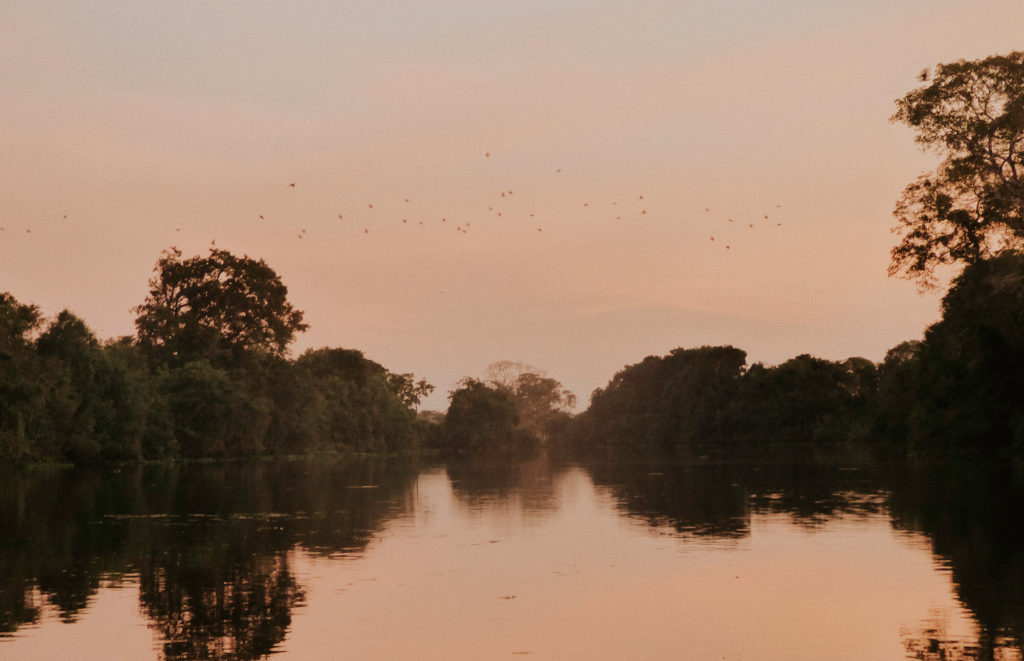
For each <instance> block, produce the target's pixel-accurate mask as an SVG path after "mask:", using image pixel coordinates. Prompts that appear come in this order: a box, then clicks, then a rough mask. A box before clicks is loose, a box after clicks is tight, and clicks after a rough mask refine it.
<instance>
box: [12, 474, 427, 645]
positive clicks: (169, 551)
mask: <svg viewBox="0 0 1024 661" xmlns="http://www.w3.org/2000/svg"><path fill="white" fill-rule="evenodd" d="M415 476H416V472H415V470H414V469H413V468H412V467H410V466H406V465H398V466H395V465H385V464H383V463H382V462H373V461H359V462H326V463H325V462H315V463H306V462H295V463H274V464H257V465H234V466H188V467H147V468H139V469H131V470H123V471H116V472H112V473H111V472H107V473H101V472H98V471H96V472H93V471H81V470H79V471H47V472H44V473H40V474H22V475H18V476H12V477H11V478H10V479H9V480H4V481H3V484H4V487H3V491H2V492H0V517H2V518H0V520H2V522H3V530H4V533H5V540H4V543H3V545H2V546H0V570H2V571H0V627H2V630H3V631H7V632H12V631H15V630H16V629H17V628H18V627H20V626H22V625H25V624H30V623H32V622H35V621H37V620H38V618H39V617H40V611H41V610H42V608H41V606H42V605H43V604H41V603H39V602H40V599H41V600H42V601H43V602H44V603H45V604H49V606H50V607H52V608H54V609H56V610H57V612H58V613H59V615H60V617H61V619H63V620H65V621H73V620H74V619H76V617H77V616H78V615H79V614H80V613H81V612H82V611H83V610H84V609H85V608H86V607H87V605H88V603H89V601H90V599H91V598H92V597H93V596H94V595H95V593H96V591H97V590H98V588H99V585H100V583H101V581H105V580H109V579H111V578H114V579H116V578H117V577H119V576H122V575H126V574H128V575H135V574H137V576H138V582H139V590H140V601H141V607H142V610H143V612H144V613H145V615H146V616H147V617H148V619H149V620H150V626H151V627H152V628H153V629H154V630H156V631H157V632H158V633H159V635H160V637H161V639H162V640H163V644H162V652H163V656H164V657H165V658H167V659H232V660H235V659H257V658H261V657H264V656H266V655H267V654H268V653H270V652H271V651H273V649H274V647H275V646H276V645H278V644H279V643H280V642H281V641H282V640H284V637H285V635H286V633H287V630H288V627H289V625H290V624H291V617H292V612H293V610H294V609H295V608H296V607H297V606H299V605H300V604H301V603H302V601H303V590H302V587H301V586H300V585H299V584H298V582H297V581H296V579H295V576H294V574H293V572H292V569H291V562H290V556H289V553H290V552H292V550H293V549H295V548H301V549H302V550H304V551H305V552H309V553H316V554H330V553H335V552H351V551H354V550H359V549H362V548H364V547H365V545H366V543H367V542H368V541H369V540H370V539H371V537H372V535H373V533H374V531H375V530H377V529H379V527H380V525H381V524H382V523H384V522H385V521H387V520H388V519H390V518H391V517H392V516H394V514H395V513H396V512H399V511H401V510H402V509H403V508H404V507H405V506H406V505H407V503H406V498H407V493H408V491H409V487H410V485H411V484H412V483H413V480H414V479H415Z"/></svg>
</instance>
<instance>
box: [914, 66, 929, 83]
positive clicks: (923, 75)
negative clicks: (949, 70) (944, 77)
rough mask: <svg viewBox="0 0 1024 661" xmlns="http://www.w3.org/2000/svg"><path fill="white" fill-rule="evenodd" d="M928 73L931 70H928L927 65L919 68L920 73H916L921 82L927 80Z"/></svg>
mask: <svg viewBox="0 0 1024 661" xmlns="http://www.w3.org/2000/svg"><path fill="white" fill-rule="evenodd" d="M930 73H931V72H930V71H928V67H925V68H924V69H921V73H919V74H917V79H918V80H920V81H921V82H922V83H924V82H927V81H928V75H929V74H930Z"/></svg>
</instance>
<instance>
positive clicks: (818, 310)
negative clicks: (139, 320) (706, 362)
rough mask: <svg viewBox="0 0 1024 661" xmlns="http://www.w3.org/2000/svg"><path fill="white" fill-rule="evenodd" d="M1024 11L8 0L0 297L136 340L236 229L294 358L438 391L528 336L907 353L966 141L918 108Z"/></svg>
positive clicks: (569, 353) (517, 350)
mask: <svg viewBox="0 0 1024 661" xmlns="http://www.w3.org/2000/svg"><path fill="white" fill-rule="evenodd" d="M1022 35H1024V3H1022V2H1020V1H1019V0H1013V1H997V0H990V1H987V2H985V3H977V2H949V1H945V0H927V1H924V0H920V1H904V2H898V3H897V2H892V1H891V0H887V1H884V2H883V1H881V0H878V1H857V0H847V1H845V2H825V1H822V0H799V1H797V0H780V1H771V2H769V1H767V0H762V1H753V0H750V1H745V2H739V1H735V0H734V1H728V0H727V1H720V2H706V1H702V2H696V1H685V0H677V1H676V2H667V1H663V2H654V1H646V0H631V1H630V2H624V1H618V2H611V1H606V2H596V1H595V2H585V1H583V0H546V1H545V2H528V1H524V0H507V1H505V0H502V1H488V0H473V1H470V0H449V1H437V2H431V1H426V0H424V1H420V2H411V1H407V2H395V1H390V2H389V1H386V0H365V1H358V2H343V1H338V2H327V1H321V2H314V1H295V2H288V3H284V2H274V3H271V2H253V1H246V2H229V1H218V2H209V1H203V2H199V1H193V2H182V1H176V2H140V1H138V0H132V1H127V0H126V1H117V2H115V1H101V0H89V1H88V2H85V1H80V2H71V1H62V0H53V1H46V2H43V1H39V0H32V1H28V0H26V1H21V0H6V1H5V2H4V3H2V4H0V127H2V128H0V175H2V176H0V227H3V228H4V231H3V232H0V291H4V290H6V291H10V292H11V293H12V294H14V296H15V297H16V298H18V299H19V300H20V301H22V302H28V303H35V304H37V305H39V306H41V308H42V309H43V311H44V312H45V313H46V314H47V315H54V314H56V313H57V312H59V311H60V310H61V309H63V308H69V309H71V310H72V311H74V312H75V313H77V314H78V315H79V316H81V317H82V318H84V319H85V320H86V321H87V322H88V323H89V324H90V325H91V326H92V328H93V329H94V330H95V332H96V333H97V335H99V336H100V337H104V338H105V337H111V336H116V335H123V334H129V333H132V332H133V330H134V327H133V324H132V321H133V319H134V314H133V313H132V311H131V308H132V307H133V306H135V305H138V304H139V303H140V302H141V301H142V300H143V298H144V297H145V293H146V287H147V284H146V283H147V279H148V278H149V277H150V276H151V275H152V273H151V272H152V267H153V265H154V263H155V261H156V259H157V257H158V255H159V253H160V251H161V250H163V249H165V248H167V247H169V246H171V245H176V246H178V247H180V248H181V249H182V250H183V251H184V252H185V254H186V255H193V254H199V253H203V254H205V252H206V250H207V248H208V246H209V245H210V242H211V240H216V244H217V246H218V247H222V248H226V249H229V250H231V251H233V252H236V253H246V254H248V255H250V256H253V257H262V258H264V259H266V260H267V262H268V263H269V264H270V265H271V266H272V267H274V268H275V269H276V270H277V272H278V273H279V274H280V275H281V276H282V279H283V280H284V282H285V284H286V285H287V286H288V288H289V293H290V297H291V299H292V301H293V302H294V304H295V305H296V306H297V307H298V308H299V309H302V310H304V311H305V313H306V320H307V321H308V322H309V324H310V326H311V328H310V330H309V331H308V332H307V333H305V334H304V335H303V336H301V338H300V340H299V341H298V342H297V344H296V347H295V350H296V352H299V351H302V350H303V349H305V348H308V347H317V346H325V345H326V346H341V347H346V348H356V349H360V350H362V351H363V352H364V353H365V354H366V355H367V356H368V357H369V358H372V359H374V360H376V361H378V362H380V363H382V364H383V365H385V366H386V367H388V368H389V369H391V370H393V371H402V372H405V371H412V372H415V373H416V374H417V375H419V376H424V377H426V378H427V379H428V380H430V381H431V382H432V383H434V384H436V385H437V386H438V390H437V392H436V394H435V395H434V396H433V397H432V398H431V400H430V401H429V402H428V403H429V405H431V406H432V407H434V408H442V409H443V408H444V407H445V406H446V402H445V396H446V394H447V391H448V390H449V389H450V388H451V387H452V385H453V383H454V382H455V381H456V380H457V379H458V378H459V377H461V376H465V375H473V376H479V375H481V374H482V372H483V370H484V368H485V367H486V366H487V364H488V363H490V362H493V361H495V360H500V359H509V360H519V361H524V362H527V363H531V364H534V365H537V366H538V367H541V368H544V369H546V370H547V372H548V373H549V374H550V375H551V376H554V377H555V378H558V379H560V380H561V381H562V382H563V383H564V384H565V385H566V386H567V387H569V388H571V389H572V390H574V391H575V392H576V393H577V395H579V397H580V400H581V404H586V402H587V401H588V398H589V394H590V391H591V390H593V389H594V388H595V387H598V386H603V385H604V384H605V383H606V382H607V381H608V379H610V378H611V376H612V375H613V374H614V373H615V371H616V370H618V369H619V368H621V367H623V366H624V365H626V364H629V363H634V362H637V361H639V360H641V359H642V358H643V357H644V356H646V355H649V354H652V353H653V354H664V353H667V352H668V351H669V350H671V349H673V348H675V347H679V346H684V347H693V346H700V345H703V344H726V343H731V344H734V345H736V346H738V347H740V348H743V349H745V350H747V352H748V357H749V360H750V361H751V362H753V361H757V360H760V361H764V362H768V363H777V362H781V361H783V360H785V359H787V358H789V357H792V356H794V355H796V354H799V353H812V354H815V355H818V356H821V357H825V358H830V359H841V358H845V357H847V356H851V355H862V356H865V357H867V358H871V359H873V360H878V359H881V358H882V357H883V356H884V354H885V351H886V350H887V349H888V348H890V347H892V346H893V345H895V344H898V343H899V342H901V341H903V340H907V339H916V338H919V337H920V336H921V334H922V331H923V330H924V327H925V326H926V325H927V324H929V323H931V322H932V321H934V320H935V319H936V318H937V316H938V297H937V296H936V295H928V296H920V295H918V294H917V292H916V290H915V288H914V286H913V284H911V283H908V282H906V281H902V280H893V279H889V278H887V277H886V273H885V269H886V266H887V264H888V259H889V249H890V248H891V247H892V245H893V243H894V241H895V237H894V236H893V235H892V234H890V231H889V228H890V226H891V225H892V216H891V211H892V207H893V203H894V201H895V200H896V198H897V197H898V196H899V193H900V191H901V190H902V188H903V186H904V185H905V184H907V183H909V182H910V181H911V180H912V179H913V178H914V177H915V176H916V175H917V174H918V173H919V172H920V171H922V170H925V169H930V168H931V167H932V166H933V165H934V164H935V163H936V157H935V156H934V155H930V154H923V153H921V152H920V151H919V150H918V148H917V147H916V145H915V144H914V142H913V134H912V133H911V131H910V130H909V129H907V128H905V127H903V126H898V125H893V124H890V123H889V121H888V118H889V116H890V115H891V114H892V113H893V111H894V109H895V107H894V104H893V101H894V99H896V98H898V97H900V96H902V95H903V94H904V93H906V92H907V91H908V90H910V89H912V88H913V87H914V86H915V85H917V84H918V82H917V78H916V76H917V74H918V72H920V71H921V69H922V68H924V67H931V66H934V65H935V64H936V63H938V62H948V61H951V60H956V59H961V58H964V59H976V58H980V57H984V56H986V55H990V54H995V53H1005V52H1009V51H1011V50H1019V49H1021V48H1024V39H1022ZM487 153H489V154H490V156H489V157H488V156H485V154H487ZM559 170H560V171H559ZM293 182H294V183H295V187H294V188H292V187H290V186H289V184H290V183H293ZM503 191H504V192H505V193H506V196H505V197H504V198H502V197H501V193H502V192H503ZM509 191H512V192H511V194H509ZM641 195H642V196H643V199H640V196H641ZM406 198H408V200H409V201H408V202H405V201H404V200H405V199H406ZM370 204H372V205H373V208H370V206H369V205H370ZM779 205H781V206H779ZM706 209H710V210H709V211H707V210H706ZM499 212H500V213H501V216H498V213H499ZM339 214H341V215H342V216H343V218H339ZM531 214H532V215H531ZM766 214H767V215H768V216H769V218H768V219H765V218H764V216H765V215H766ZM261 215H262V216H263V217H264V220H260V218H259V217H260V216H261ZM65 216H66V218H65ZM403 218H404V219H406V220H407V222H406V223H403V222H402V219H403ZM442 218H444V219H445V220H444V221H443V222H442ZM729 218H733V219H734V222H732V223H730V222H729V221H728V219H729ZM421 221H422V223H423V224H422V225H421V224H420V222H421ZM751 223H753V225H754V227H753V228H751V227H750V226H749V225H750V224H751ZM777 223H781V226H779V225H778V224H777ZM457 227H458V228H461V229H456V228H457ZM538 229H540V230H541V231H538ZM26 230H31V231H30V232H28V231H26ZM303 230H305V232H303ZM300 235H301V237H302V238H300ZM712 236H713V237H714V241H712V240H711V237H712ZM727 245H728V249H727V248H726V246H727Z"/></svg>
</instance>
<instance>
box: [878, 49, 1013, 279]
mask: <svg viewBox="0 0 1024 661" xmlns="http://www.w3.org/2000/svg"><path fill="white" fill-rule="evenodd" d="M923 78H924V79H925V81H926V83H927V84H925V85H922V86H921V87H918V88H917V89H915V90H912V91H911V92H909V93H908V94H907V95H906V96H904V97H903V98H901V99H898V100H897V101H896V104H897V107H898V109H897V111H896V114H894V115H893V116H892V121H894V122H901V123H903V124H906V125H908V126H910V127H911V128H913V129H914V130H915V131H916V133H917V136H916V138H915V139H916V141H917V142H918V143H919V144H920V145H922V146H923V148H925V149H931V150H934V151H935V152H937V153H938V154H940V155H941V156H942V161H941V162H940V163H939V166H938V167H937V168H936V169H935V170H933V171H932V172H928V173H925V174H923V175H921V176H920V177H918V179H917V180H916V181H914V182H913V183H911V184H910V185H908V186H907V187H906V188H905V189H904V191H903V195H902V197H901V198H900V199H899V201H898V202H897V204H896V209H895V211H894V212H893V215H894V216H895V217H896V221H897V222H896V225H895V227H894V228H893V232H894V233H897V234H899V235H900V236H901V239H900V242H899V244H898V245H897V246H896V247H895V248H893V249H892V261H891V263H890V266H889V273H890V275H898V276H902V277H906V278H909V279H912V280H916V281H917V282H918V283H919V284H920V285H921V286H923V287H932V286H934V284H935V269H936V267H938V266H940V265H946V264H959V265H964V264H972V263H975V262H977V261H979V260H981V259H984V258H986V257H989V256H991V255H993V254H995V253H997V252H998V251H999V250H1001V249H1003V248H1004V247H1008V246H1009V247H1021V246H1024V52H1013V53H1009V54H1008V55H994V56H991V57H987V58H985V59H982V60H974V61H965V60H960V61H957V62H952V63H949V64H940V65H939V66H938V67H937V68H936V70H935V75H934V77H932V79H931V80H930V81H927V76H926V75H925V76H923Z"/></svg>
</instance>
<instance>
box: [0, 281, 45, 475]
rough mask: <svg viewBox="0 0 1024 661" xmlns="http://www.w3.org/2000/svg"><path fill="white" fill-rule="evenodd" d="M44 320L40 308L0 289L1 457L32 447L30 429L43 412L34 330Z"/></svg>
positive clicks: (22, 453)
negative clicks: (37, 375) (37, 373)
mask: <svg viewBox="0 0 1024 661" xmlns="http://www.w3.org/2000/svg"><path fill="white" fill-rule="evenodd" d="M41 324H42V316H41V315H40V313H39V308H37V307H36V306H34V305H24V304H22V303H19V302H18V301H17V300H16V299H15V298H14V296H12V295H11V294H9V293H6V292H5V293H0V458H3V459H7V460H15V461H17V460H20V459H22V458H24V457H26V456H27V455H28V454H29V453H30V452H31V451H32V449H33V448H32V447H31V445H30V442H29V439H28V436H27V429H28V428H30V427H31V426H32V425H33V423H34V422H35V420H36V418H38V417H39V415H40V413H41V409H40V407H41V395H42V392H41V384H40V383H39V380H38V379H37V378H36V371H37V365H36V355H35V351H34V348H33V346H32V340H33V337H32V336H33V334H34V333H35V332H36V331H37V330H38V329H39V327H40V325H41Z"/></svg>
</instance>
